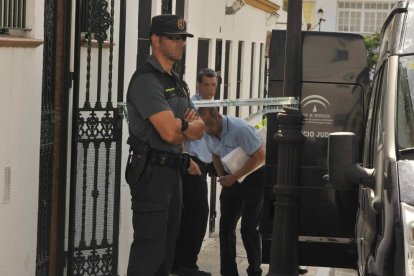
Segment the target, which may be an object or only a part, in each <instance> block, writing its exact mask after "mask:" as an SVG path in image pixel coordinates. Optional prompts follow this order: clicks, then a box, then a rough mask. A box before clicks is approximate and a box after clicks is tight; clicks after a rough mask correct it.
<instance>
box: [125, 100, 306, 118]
mask: <svg viewBox="0 0 414 276" xmlns="http://www.w3.org/2000/svg"><path fill="white" fill-rule="evenodd" d="M193 104H194V106H195V107H196V108H199V107H233V106H234V107H238V106H264V107H263V108H262V109H260V110H258V111H257V112H255V113H253V114H250V115H249V116H248V117H246V118H245V120H246V121H247V122H249V123H251V124H253V125H254V124H255V121H257V120H258V118H259V117H260V120H262V119H263V116H265V115H266V114H268V113H278V112H283V108H284V107H290V108H295V109H299V100H298V99H297V98H295V97H272V98H253V99H236V100H229V99H226V100H203V101H194V102H193ZM118 114H119V115H121V116H123V117H124V118H125V119H126V120H127V121H128V111H127V108H126V103H125V102H118Z"/></svg>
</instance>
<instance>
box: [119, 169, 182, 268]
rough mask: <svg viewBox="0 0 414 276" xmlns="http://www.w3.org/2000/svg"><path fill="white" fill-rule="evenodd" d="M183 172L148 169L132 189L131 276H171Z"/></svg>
mask: <svg viewBox="0 0 414 276" xmlns="http://www.w3.org/2000/svg"><path fill="white" fill-rule="evenodd" d="M181 185H182V183H181V172H180V170H179V169H178V168H171V167H166V166H163V167H160V166H158V165H156V164H149V165H147V167H146V169H145V171H144V173H143V175H142V176H141V177H140V178H139V180H138V181H137V182H136V183H134V184H133V185H130V188H131V195H132V209H133V217H132V224H133V228H134V240H133V242H132V244H131V248H130V254H129V262H128V272H127V275H128V276H150V275H156V276H168V275H169V271H170V270H171V266H172V263H173V260H174V250H175V243H176V240H177V236H178V232H179V226H180V218H181V205H182V191H181V187H182V186H181Z"/></svg>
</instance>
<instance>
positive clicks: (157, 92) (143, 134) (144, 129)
mask: <svg viewBox="0 0 414 276" xmlns="http://www.w3.org/2000/svg"><path fill="white" fill-rule="evenodd" d="M147 61H148V62H149V63H150V64H151V65H152V66H153V67H154V70H158V71H159V72H161V73H163V74H165V75H166V78H167V79H168V80H169V83H170V86H169V88H171V89H168V91H169V92H167V93H168V94H169V95H168V99H167V97H166V92H164V86H163V84H162V83H161V81H160V80H159V79H158V77H157V76H155V75H154V74H152V73H143V74H139V75H138V76H136V77H135V78H134V79H133V80H132V81H131V83H130V85H129V87H128V92H127V109H128V117H129V131H130V135H133V136H135V137H136V138H138V139H139V140H140V141H141V142H147V143H149V145H150V147H151V148H155V149H158V150H162V151H168V152H173V153H180V152H181V145H171V144H169V143H167V142H164V141H163V140H162V139H161V136H160V135H159V134H158V132H157V131H156V130H155V128H154V127H153V126H152V124H151V123H150V121H149V120H148V118H149V117H150V116H151V115H154V114H156V113H158V112H161V111H166V110H171V111H172V112H173V113H174V116H175V117H176V118H183V117H184V113H185V111H186V110H187V108H190V109H191V108H194V105H193V104H192V102H191V101H190V99H189V98H188V96H187V95H186V94H185V92H184V89H183V88H182V87H181V86H180V85H179V84H178V82H177V79H178V78H179V76H178V75H177V74H176V73H173V75H169V74H168V73H167V72H166V71H165V70H164V69H163V68H162V67H161V65H160V63H159V62H158V60H157V59H156V58H155V57H153V56H149V57H148V59H147Z"/></svg>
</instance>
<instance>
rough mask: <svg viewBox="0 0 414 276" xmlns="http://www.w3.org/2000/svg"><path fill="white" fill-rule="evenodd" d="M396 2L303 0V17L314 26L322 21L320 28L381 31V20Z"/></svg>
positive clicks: (345, 30)
mask: <svg viewBox="0 0 414 276" xmlns="http://www.w3.org/2000/svg"><path fill="white" fill-rule="evenodd" d="M396 2H397V1H395V0H336V1H330V0H304V21H305V22H306V23H308V24H310V25H311V26H312V27H314V26H316V25H318V24H319V23H320V25H321V26H320V30H321V31H328V32H352V33H360V34H362V35H370V34H373V33H376V32H380V31H381V27H382V24H383V23H384V21H385V19H386V18H387V15H388V13H389V12H390V10H391V8H392V7H393V5H394V4H395V3H396ZM320 9H322V10H323V21H319V19H320V16H319V15H318V10H320ZM318 27H319V26H317V27H316V28H318ZM316 28H315V29H316ZM315 29H314V30H315Z"/></svg>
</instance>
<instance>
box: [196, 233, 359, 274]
mask: <svg viewBox="0 0 414 276" xmlns="http://www.w3.org/2000/svg"><path fill="white" fill-rule="evenodd" d="M239 231H240V230H239V229H237V235H238V236H237V259H236V260H237V264H238V268H239V276H247V273H246V269H247V267H248V262H247V256H246V252H245V251H244V248H243V243H242V240H241V237H240V232H239ZM198 265H199V267H200V269H201V270H204V271H209V272H211V273H212V275H213V276H219V275H220V248H219V237H218V233H217V232H216V233H213V235H212V236H211V237H210V238H208V239H206V240H205V241H204V243H203V248H202V249H201V252H200V255H199V259H198ZM262 269H263V275H266V274H267V272H268V270H269V266H268V265H267V264H263V265H262ZM356 275H358V273H357V272H356V271H355V270H352V269H338V268H328V267H308V273H307V274H306V276H356Z"/></svg>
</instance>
